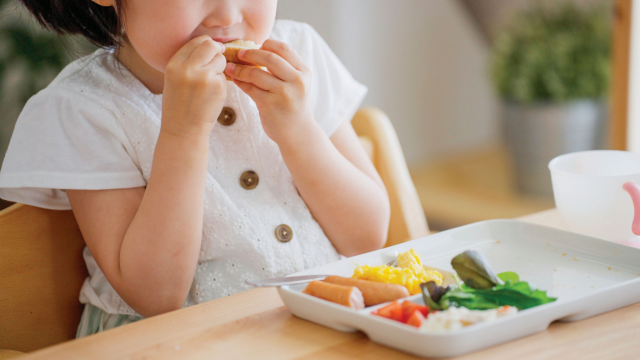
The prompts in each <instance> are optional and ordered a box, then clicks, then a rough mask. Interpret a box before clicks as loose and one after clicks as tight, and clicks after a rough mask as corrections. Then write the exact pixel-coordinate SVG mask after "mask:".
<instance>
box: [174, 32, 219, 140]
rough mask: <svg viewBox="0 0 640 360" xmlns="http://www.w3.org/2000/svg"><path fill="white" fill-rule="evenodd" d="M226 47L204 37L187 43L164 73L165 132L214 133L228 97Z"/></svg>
mask: <svg viewBox="0 0 640 360" xmlns="http://www.w3.org/2000/svg"><path fill="white" fill-rule="evenodd" d="M223 53H224V45H222V44H221V43H219V42H216V41H214V40H212V39H211V38H210V37H209V36H206V35H203V36H199V37H197V38H194V39H192V40H191V41H189V42H188V43H186V44H185V45H184V46H183V47H182V48H180V50H178V51H177V52H176V53H175V55H173V57H172V58H171V60H169V63H168V64H167V67H166V69H165V72H164V91H163V100H162V125H161V126H162V127H161V129H162V130H163V131H166V132H170V133H172V134H175V135H181V136H193V135H195V136H199V135H204V134H207V135H208V133H209V132H211V129H212V128H213V125H214V124H215V122H216V120H217V118H218V115H219V114H220V111H222V105H223V103H224V100H225V99H226V97H227V84H226V79H225V75H224V69H225V66H226V64H227V61H226V59H225V58H224V55H222V54H223Z"/></svg>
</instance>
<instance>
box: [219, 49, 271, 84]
mask: <svg viewBox="0 0 640 360" xmlns="http://www.w3.org/2000/svg"><path fill="white" fill-rule="evenodd" d="M224 47H225V50H224V54H223V55H224V57H225V58H226V59H227V62H230V63H234V64H239V65H249V66H251V65H253V64H252V63H250V62H246V61H243V60H240V58H239V57H238V52H239V51H240V50H243V49H254V50H256V49H260V46H258V45H256V44H255V43H254V42H253V41H251V40H233V41H229V42H226V43H224ZM256 67H257V68H261V69H262V67H261V66H256ZM225 76H226V77H227V80H229V81H231V80H232V79H231V78H230V77H229V75H225Z"/></svg>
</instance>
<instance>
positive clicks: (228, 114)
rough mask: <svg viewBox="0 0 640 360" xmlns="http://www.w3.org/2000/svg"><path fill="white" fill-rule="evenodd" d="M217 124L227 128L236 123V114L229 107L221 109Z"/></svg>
mask: <svg viewBox="0 0 640 360" xmlns="http://www.w3.org/2000/svg"><path fill="white" fill-rule="evenodd" d="M218 122H219V123H220V124H221V125H224V126H229V125H231V124H233V123H234V122H236V112H235V111H234V110H233V109H232V108H230V107H226V106H225V107H223V108H222V112H220V115H219V116H218Z"/></svg>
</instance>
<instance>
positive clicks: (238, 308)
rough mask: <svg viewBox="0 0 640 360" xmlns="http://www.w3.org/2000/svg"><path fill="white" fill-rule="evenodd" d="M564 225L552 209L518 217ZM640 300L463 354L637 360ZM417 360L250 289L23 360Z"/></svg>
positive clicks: (272, 294) (474, 356) (266, 291)
mask: <svg viewBox="0 0 640 360" xmlns="http://www.w3.org/2000/svg"><path fill="white" fill-rule="evenodd" d="M521 220H524V221H529V222H532V223H537V224H542V225H547V226H552V227H558V228H561V227H562V223H561V221H560V219H559V216H558V214H557V212H556V211H555V210H549V211H545V212H542V213H537V214H534V215H531V216H527V217H524V218H521ZM638 339H640V304H636V305H632V306H628V307H626V308H622V309H619V310H616V311H612V312H609V313H606V314H603V315H599V316H595V317H592V318H589V319H586V320H582V321H577V322H572V323H553V324H551V326H549V328H548V329H547V331H544V332H542V333H538V334H535V335H532V336H529V337H526V338H522V339H519V340H516V341H512V342H509V343H506V344H503V345H499V346H495V347H492V348H489V349H485V350H481V351H478V352H475V353H472V354H469V355H466V356H463V357H460V358H458V359H549V358H557V359H573V358H580V359H598V360H600V359H632V358H634V359H637V358H640V346H638V345H637V343H636V341H638ZM79 358H82V359H123V358H125V359H278V360H285V359H384V360H388V359H416V358H415V357H413V356H410V355H407V354H404V353H401V352H398V351H395V350H392V349H389V348H386V347H384V346H381V345H377V344H374V343H372V342H370V341H369V340H368V339H367V337H366V336H365V335H364V334H362V333H359V332H358V333H351V334H346V333H341V332H338V331H334V330H331V329H328V328H326V327H323V326H320V325H316V324H314V323H311V322H308V321H305V320H301V319H299V318H296V317H294V316H293V315H291V313H290V312H289V311H288V310H287V308H286V307H285V306H284V304H283V303H282V301H281V300H280V297H279V296H278V294H277V292H276V290H275V289H274V288H261V289H254V290H250V291H246V292H243V293H240V294H236V295H233V296H230V297H226V298H222V299H218V300H214V301H210V302H207V303H204V304H200V305H196V306H192V307H189V308H185V309H181V310H178V311H174V312H171V313H167V314H163V315H160V316H156V317H152V318H149V319H145V320H142V321H139V322H136V323H132V324H129V325H125V326H122V327H119V328H116V329H112V330H108V331H105V332H103V333H100V334H96V335H92V336H89V337H86V338H83V339H79V340H73V341H69V342H66V343H63V344H60V345H57V346H53V347H50V348H46V349H43V350H40V351H37V352H34V353H31V354H28V355H26V356H24V357H20V359H24V360H28V359H64V360H68V359H79Z"/></svg>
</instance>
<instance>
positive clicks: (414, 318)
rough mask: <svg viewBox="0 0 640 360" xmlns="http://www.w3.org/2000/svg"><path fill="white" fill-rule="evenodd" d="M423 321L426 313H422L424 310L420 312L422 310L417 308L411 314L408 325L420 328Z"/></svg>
mask: <svg viewBox="0 0 640 360" xmlns="http://www.w3.org/2000/svg"><path fill="white" fill-rule="evenodd" d="M422 321H424V315H422V312H420V310H416V311H414V312H413V314H411V316H410V317H409V320H407V325H411V326H415V327H417V328H419V327H420V325H422Z"/></svg>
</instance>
